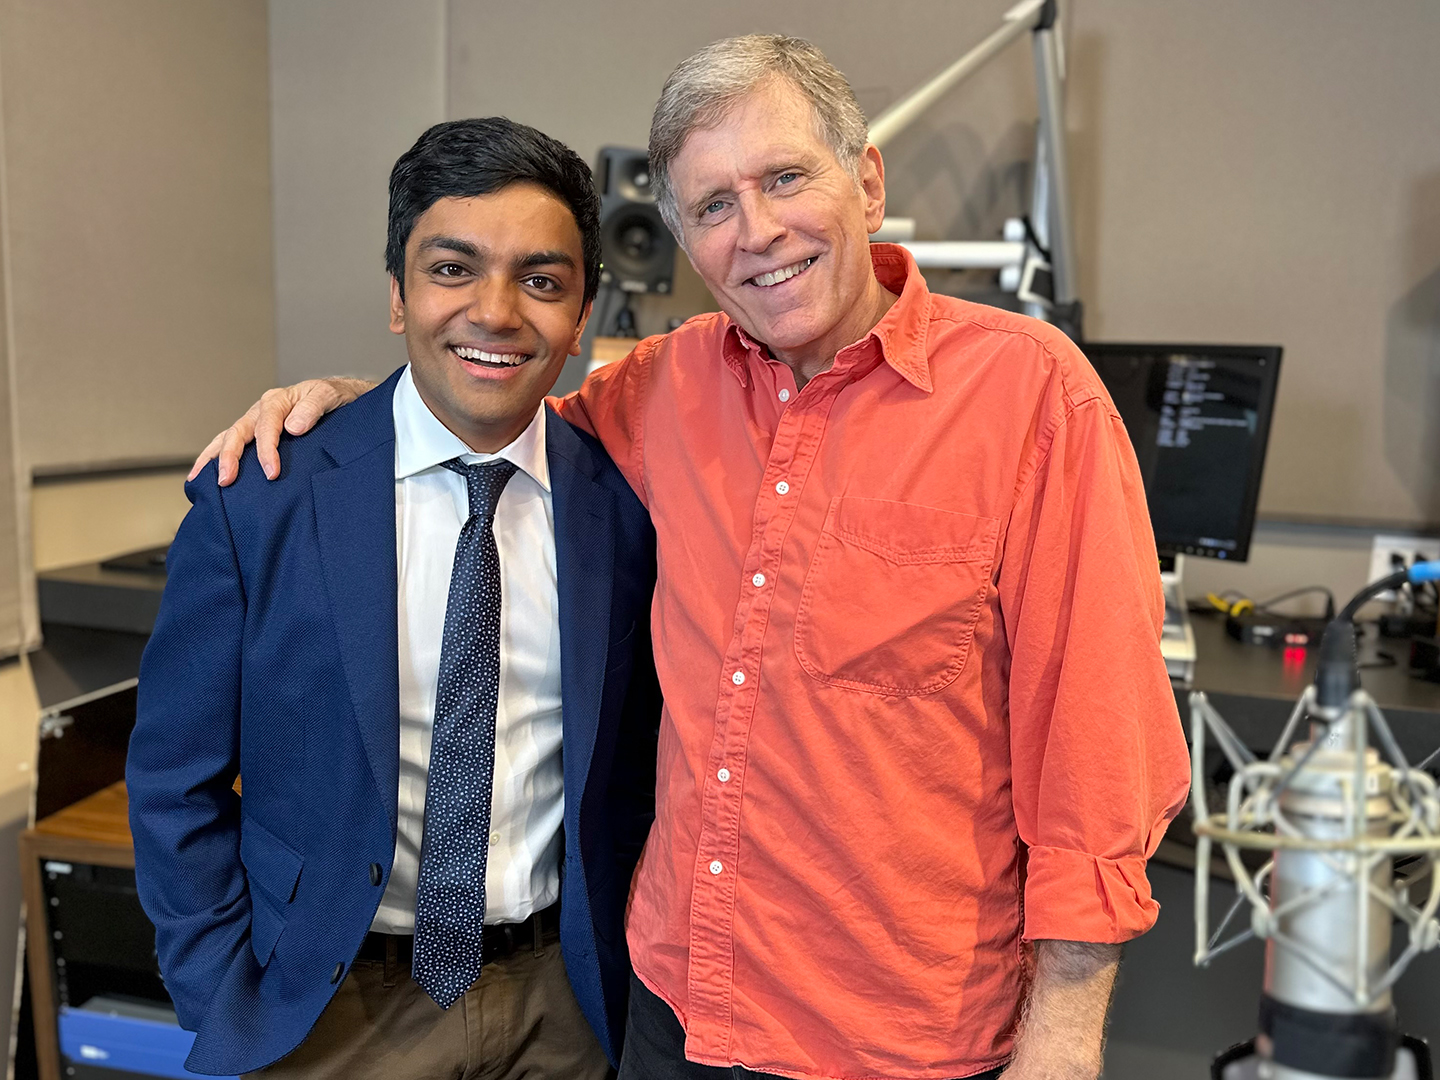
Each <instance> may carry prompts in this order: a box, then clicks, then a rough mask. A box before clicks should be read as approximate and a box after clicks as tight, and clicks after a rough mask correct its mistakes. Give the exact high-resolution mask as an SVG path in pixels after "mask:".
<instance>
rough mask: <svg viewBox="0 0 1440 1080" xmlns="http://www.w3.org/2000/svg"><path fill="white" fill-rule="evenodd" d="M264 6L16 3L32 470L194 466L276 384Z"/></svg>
mask: <svg viewBox="0 0 1440 1080" xmlns="http://www.w3.org/2000/svg"><path fill="white" fill-rule="evenodd" d="M266 53H267V45H266V10H265V4H264V2H263V0H185V2H178V0H0V80H3V102H4V103H3V124H4V138H5V182H6V197H7V202H8V217H7V222H6V225H7V232H8V237H7V242H8V249H9V270H10V318H11V326H10V332H11V343H12V356H11V361H12V363H13V364H14V365H15V370H16V384H17V389H18V393H19V411H20V435H21V448H22V452H23V455H24V461H25V464H26V466H27V467H40V468H54V467H71V466H81V467H83V466H87V465H92V464H95V463H102V462H109V461H115V460H124V459H153V458H173V457H183V456H188V455H191V454H193V453H194V452H195V451H196V450H198V449H199V448H200V447H201V446H203V445H204V444H205V442H206V441H208V439H209V437H210V436H211V435H212V434H214V432H215V431H216V430H217V429H218V428H219V427H220V426H222V425H223V424H224V423H228V421H229V420H230V419H232V418H233V417H234V415H235V414H236V412H237V410H238V409H241V408H243V407H244V406H245V405H246V404H248V403H249V402H250V401H253V400H254V398H255V396H256V395H257V393H258V392H259V391H260V390H262V389H263V388H264V387H265V386H267V385H269V384H270V383H272V382H273V381H274V378H275V337H274V315H273V312H274V273H273V266H272V252H271V244H270V236H271V233H270V160H269V159H270V140H269V80H268V65H267V59H266Z"/></svg>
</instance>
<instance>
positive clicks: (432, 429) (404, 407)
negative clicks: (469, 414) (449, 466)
mask: <svg viewBox="0 0 1440 1080" xmlns="http://www.w3.org/2000/svg"><path fill="white" fill-rule="evenodd" d="M452 458H460V459H461V460H462V461H464V462H465V463H466V464H467V465H473V464H476V463H480V462H485V461H496V460H499V459H502V458H503V459H504V460H505V461H508V462H510V463H511V464H513V465H514V466H515V467H516V468H518V469H519V470H520V471H521V472H524V473H526V474H527V475H529V476H530V478H531V479H533V480H534V481H535V482H536V483H537V484H539V485H540V486H541V487H542V488H544V489H545V490H546V491H549V490H550V464H549V461H548V460H547V459H546V456H545V405H544V403H543V402H542V403H541V405H540V407H539V408H538V409H537V410H536V412H535V418H534V419H533V420H531V421H530V423H529V424H528V425H527V426H526V428H525V430H524V431H522V432H521V433H520V434H519V436H518V437H516V439H515V441H514V442H512V443H511V444H510V445H509V446H507V447H505V448H504V449H502V450H500V451H499V452H498V453H494V454H477V453H475V452H474V451H472V450H471V449H470V448H469V447H468V446H466V445H465V443H464V442H463V441H462V440H461V439H460V437H459V436H458V435H456V434H455V433H454V432H453V431H451V430H450V429H449V428H447V427H446V426H445V425H444V424H442V423H441V422H440V420H439V418H438V417H437V416H436V415H435V414H434V413H433V412H431V411H430V407H429V406H428V405H426V404H425V401H424V399H423V398H421V396H420V391H419V390H417V389H416V388H415V380H414V378H413V377H412V376H411V373H410V368H409V366H408V365H407V366H406V368H405V373H404V374H403V375H401V376H400V381H399V382H398V383H396V384H395V479H396V480H403V479H405V478H406V477H407V476H414V475H415V474H416V473H421V472H424V471H425V470H426V469H433V468H436V467H438V466H439V465H440V464H441V463H442V462H446V461H449V460H451V459H452Z"/></svg>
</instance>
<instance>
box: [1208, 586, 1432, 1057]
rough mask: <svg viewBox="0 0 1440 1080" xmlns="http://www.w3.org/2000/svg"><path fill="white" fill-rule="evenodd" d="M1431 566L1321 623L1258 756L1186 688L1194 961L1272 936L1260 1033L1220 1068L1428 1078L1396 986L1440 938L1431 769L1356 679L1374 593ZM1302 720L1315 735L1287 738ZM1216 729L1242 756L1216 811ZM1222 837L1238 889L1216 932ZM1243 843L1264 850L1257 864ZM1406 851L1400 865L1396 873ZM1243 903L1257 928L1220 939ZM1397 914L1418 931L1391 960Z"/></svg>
mask: <svg viewBox="0 0 1440 1080" xmlns="http://www.w3.org/2000/svg"><path fill="white" fill-rule="evenodd" d="M1437 579H1440V563H1417V564H1416V565H1415V566H1413V567H1411V568H1410V569H1409V570H1405V571H1401V572H1399V573H1396V574H1392V575H1390V576H1389V577H1386V578H1383V579H1382V580H1380V581H1377V582H1374V583H1373V584H1371V585H1368V586H1366V588H1364V589H1362V590H1361V591H1360V592H1359V593H1357V594H1356V595H1355V597H1354V598H1353V599H1351V601H1350V602H1349V603H1348V604H1346V605H1345V607H1344V609H1343V610H1342V611H1341V612H1340V613H1339V614H1338V615H1337V616H1336V617H1335V619H1334V620H1333V621H1332V622H1331V623H1330V625H1329V626H1328V627H1327V628H1326V631H1325V635H1324V637H1323V639H1322V641H1321V645H1320V656H1319V668H1318V671H1317V672H1316V676H1315V682H1314V684H1313V685H1312V686H1310V687H1307V688H1306V690H1305V692H1304V693H1303V694H1302V695H1301V697H1300V700H1299V701H1298V702H1297V703H1296V705H1295V708H1294V710H1293V711H1292V712H1291V714H1290V718H1289V721H1288V722H1287V723H1286V725H1285V728H1284V730H1283V731H1282V733H1281V735H1280V738H1279V739H1278V740H1277V741H1276V743H1275V746H1274V749H1273V750H1272V751H1271V753H1270V755H1269V756H1268V757H1267V758H1265V759H1264V760H1261V759H1259V758H1257V757H1256V756H1255V755H1254V754H1253V753H1252V752H1251V751H1250V750H1249V748H1248V747H1246V746H1245V744H1244V743H1243V742H1242V741H1241V740H1240V739H1239V738H1238V737H1237V736H1236V735H1235V733H1234V731H1233V730H1232V729H1231V728H1230V726H1229V725H1228V724H1227V723H1226V722H1225V720H1224V719H1223V718H1222V717H1221V716H1220V714H1219V713H1217V712H1216V711H1215V709H1214V707H1213V706H1211V705H1210V703H1209V701H1208V700H1207V699H1206V697H1205V695H1204V694H1203V693H1198V692H1197V693H1194V694H1191V695H1190V714H1191V716H1190V724H1191V737H1192V740H1193V749H1192V755H1191V766H1192V770H1193V773H1192V789H1191V798H1192V800H1193V805H1194V811H1195V825H1194V829H1195V834H1196V837H1197V843H1196V873H1195V963H1196V964H1197V965H1200V966H1208V965H1209V964H1210V962H1211V961H1212V960H1214V959H1215V958H1216V957H1218V956H1220V955H1221V954H1222V953H1224V952H1226V951H1228V950H1229V949H1232V948H1234V947H1235V946H1237V945H1239V944H1241V943H1242V942H1244V941H1248V940H1249V939H1251V938H1262V939H1264V940H1265V942H1266V954H1265V961H1266V962H1265V985H1264V990H1263V993H1262V995H1261V999H1260V1023H1259V1029H1260V1033H1259V1035H1258V1036H1257V1037H1256V1038H1255V1039H1254V1040H1252V1041H1250V1042H1247V1043H1242V1044H1240V1045H1239V1046H1236V1047H1231V1048H1230V1049H1229V1050H1227V1051H1225V1052H1224V1053H1222V1054H1221V1055H1220V1056H1219V1057H1217V1058H1216V1059H1215V1062H1214V1063H1213V1065H1212V1068H1211V1073H1212V1076H1213V1078H1214V1080H1252V1078H1254V1080H1331V1078H1335V1077H1353V1078H1366V1080H1431V1063H1430V1055H1429V1051H1428V1048H1427V1047H1426V1046H1425V1044H1424V1043H1423V1042H1422V1041H1420V1040H1418V1039H1415V1038H1412V1037H1409V1036H1404V1035H1402V1034H1401V1032H1400V1029H1399V1024H1398V1021H1397V1018H1396V1015H1395V1010H1394V1006H1393V1004H1392V1001H1391V993H1390V991H1391V987H1393V986H1394V984H1395V982H1396V980H1397V979H1399V977H1400V975H1401V974H1402V973H1403V972H1404V971H1405V969H1406V967H1408V966H1409V964H1410V962H1411V961H1412V960H1414V959H1415V957H1416V956H1418V955H1419V954H1420V953H1422V952H1425V951H1428V950H1430V949H1433V948H1435V947H1436V945H1437V944H1440V922H1437V920H1436V917H1435V916H1436V911H1437V909H1440V874H1437V873H1436V872H1435V863H1436V860H1437V857H1440V795H1437V789H1436V782H1435V780H1434V778H1433V777H1431V776H1430V775H1429V774H1428V773H1426V772H1423V771H1421V770H1419V769H1414V768H1411V767H1410V765H1409V763H1408V762H1407V761H1406V759H1405V755H1404V754H1403V753H1402V752H1401V750H1400V747H1399V745H1398V744H1397V743H1396V741H1395V738H1394V735H1393V734H1392V733H1391V731H1390V726H1389V724H1388V723H1386V721H1385V717H1384V715H1383V714H1382V713H1381V712H1380V709H1379V708H1378V707H1377V706H1376V704H1375V702H1374V701H1373V700H1372V699H1371V698H1370V696H1369V695H1368V694H1366V693H1365V691H1364V690H1363V689H1361V687H1360V679H1359V671H1358V668H1357V664H1356V647H1355V627H1354V617H1355V614H1356V612H1358V611H1359V609H1360V608H1361V606H1362V605H1364V604H1365V603H1366V602H1367V601H1369V600H1370V599H1372V598H1373V597H1374V596H1376V595H1377V594H1378V593H1380V592H1383V591H1385V590H1387V589H1391V588H1395V587H1396V586H1398V585H1401V584H1404V583H1406V582H1410V583H1412V584H1413V583H1418V582H1422V581H1434V580H1437ZM1302 721H1308V737H1307V738H1305V739H1303V740H1302V741H1299V742H1294V743H1293V745H1292V740H1293V739H1294V737H1295V735H1296V733H1297V732H1298V731H1299V730H1300V725H1301V722H1302ZM1207 734H1208V735H1209V736H1211V737H1213V738H1214V739H1215V740H1216V742H1217V743H1218V744H1219V746H1220V749H1221V750H1222V751H1223V752H1224V754H1225V756H1226V758H1227V759H1228V760H1229V762H1230V764H1231V766H1232V768H1233V769H1234V775H1233V776H1232V778H1231V780H1230V785H1229V790H1228V792H1227V800H1226V807H1225V810H1224V812H1219V813H1213V814H1212V813H1211V811H1210V808H1209V806H1208V800H1207V795H1206V790H1205V748H1206V739H1207ZM1372 736H1373V737H1374V739H1375V741H1376V742H1377V743H1378V746H1372V745H1371V738H1372ZM1215 844H1219V845H1220V847H1221V850H1222V851H1223V853H1224V855H1225V860H1226V863H1227V864H1228V866H1229V868H1230V871H1231V873H1232V875H1233V876H1234V879H1235V885H1236V889H1237V892H1238V895H1237V897H1236V900H1235V903H1234V905H1232V907H1231V908H1230V911H1229V913H1228V914H1227V915H1226V916H1225V918H1224V919H1223V920H1222V922H1221V924H1220V926H1219V927H1218V928H1217V929H1216V930H1215V932H1214V933H1213V934H1212V933H1211V932H1210V928H1209V888H1210V868H1211V853H1212V849H1213V845H1215ZM1243 851H1254V852H1264V853H1267V854H1268V855H1269V859H1268V861H1266V862H1265V863H1264V865H1263V866H1261V867H1260V868H1259V869H1258V870H1256V871H1254V872H1253V873H1252V872H1251V870H1250V868H1249V867H1247V866H1246V864H1245V862H1244V861H1243V859H1242V856H1241V853H1242V852H1243ZM1402 860H1403V861H1404V864H1405V872H1404V873H1403V874H1401V875H1400V876H1399V877H1397V875H1396V872H1395V867H1396V864H1397V862H1398V861H1402ZM1427 875H1428V876H1429V878H1430V884H1429V890H1428V895H1427V896H1426V897H1425V898H1424V900H1423V902H1422V903H1421V904H1419V905H1418V906H1417V905H1415V904H1413V903H1412V902H1411V895H1410V894H1411V887H1412V886H1413V885H1416V884H1417V883H1419V882H1421V881H1422V880H1423V879H1424V878H1425V877H1426V876H1427ZM1247 904H1248V906H1249V908H1250V920H1249V921H1250V926H1249V928H1248V929H1246V930H1243V931H1241V932H1238V933H1236V934H1234V935H1233V936H1231V937H1230V938H1229V939H1227V940H1224V941H1222V940H1221V937H1222V935H1223V934H1224V933H1225V930H1226V929H1227V927H1228V926H1229V924H1230V922H1231V921H1232V919H1233V918H1234V916H1235V915H1236V914H1237V913H1238V912H1239V911H1240V909H1241V908H1243V907H1245V906H1246V905H1247ZM1397 921H1398V922H1399V923H1403V924H1404V925H1405V927H1406V928H1407V931H1408V940H1407V941H1406V944H1405V947H1404V949H1403V950H1401V952H1400V954H1399V955H1398V956H1396V957H1395V959H1394V960H1393V961H1392V959H1391V956H1392V948H1391V937H1392V931H1393V929H1394V927H1395V925H1396V923H1397Z"/></svg>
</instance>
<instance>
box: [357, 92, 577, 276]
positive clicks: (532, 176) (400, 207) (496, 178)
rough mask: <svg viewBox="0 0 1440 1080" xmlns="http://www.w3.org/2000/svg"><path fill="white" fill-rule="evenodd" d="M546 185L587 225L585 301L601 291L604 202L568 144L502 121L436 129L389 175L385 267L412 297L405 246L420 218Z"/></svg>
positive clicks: (454, 124)
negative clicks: (517, 188)
mask: <svg viewBox="0 0 1440 1080" xmlns="http://www.w3.org/2000/svg"><path fill="white" fill-rule="evenodd" d="M527 182H528V183H532V184H539V185H540V186H541V187H543V188H545V189H547V190H548V191H550V192H552V193H553V194H554V195H555V196H556V198H558V199H560V200H561V201H562V202H563V203H565V205H566V206H568V207H569V208H570V212H571V213H572V214H574V215H575V224H576V225H577V226H579V228H580V242H581V251H582V254H583V256H584V260H585V267H584V270H585V296H584V300H583V301H582V303H589V302H590V301H591V300H593V299H594V298H595V292H596V290H597V289H599V287H600V197H599V196H598V195H597V194H596V193H595V179H594V177H593V176H591V174H590V167H589V166H588V165H586V164H585V162H584V161H582V160H581V159H580V156H579V155H578V154H576V153H575V151H573V150H571V149H570V148H569V147H568V146H566V145H565V144H564V143H562V142H558V141H557V140H555V139H552V138H551V137H550V136H549V135H546V134H545V133H544V132H542V131H536V130H535V129H534V128H532V127H528V126H527V125H525V124H517V123H516V122H515V121H514V120H507V119H506V118H505V117H503V116H487V117H484V118H483V119H478V120H447V121H446V122H444V123H443V124H436V125H435V126H434V127H432V128H430V129H429V130H428V131H426V132H425V134H423V135H421V136H420V138H419V139H417V140H416V142H415V145H414V146H412V147H411V148H410V149H409V150H406V151H405V153H403V154H401V155H400V159H399V160H398V161H396V162H395V167H394V168H393V169H391V170H390V222H389V228H388V233H387V237H386V241H385V269H386V270H388V271H390V273H391V275H392V276H393V277H394V278H395V280H396V281H397V282H399V284H400V295H401V297H404V295H405V245H406V243H408V242H409V240H410V232H411V230H412V229H414V228H415V222H416V221H417V220H418V219H419V218H420V215H421V214H423V213H425V211H426V210H429V209H430V207H432V206H434V205H435V203H436V202H438V201H439V200H441V199H444V198H460V199H467V198H472V197H474V196H476V195H489V194H491V193H492V192H496V191H499V190H500V189H501V188H503V187H507V186H509V185H510V184H516V183H527Z"/></svg>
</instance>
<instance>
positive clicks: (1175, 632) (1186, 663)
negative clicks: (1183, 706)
mask: <svg viewBox="0 0 1440 1080" xmlns="http://www.w3.org/2000/svg"><path fill="white" fill-rule="evenodd" d="M1168 562H1169V560H1166V559H1162V560H1161V563H1160V583H1161V585H1162V586H1163V587H1164V589H1165V628H1164V630H1163V631H1162V632H1161V634H1160V655H1161V656H1163V657H1165V670H1166V671H1168V672H1169V673H1170V678H1171V680H1172V681H1174V682H1179V683H1183V684H1184V685H1186V686H1189V685H1190V683H1191V682H1192V681H1193V680H1194V678H1195V631H1194V630H1193V629H1191V627H1190V609H1189V608H1188V607H1187V606H1186V604H1185V591H1184V590H1183V589H1182V588H1181V584H1180V579H1181V576H1182V574H1183V572H1184V569H1185V556H1184V555H1176V556H1174V563H1173V566H1172V567H1169V568H1167V566H1166V564H1167V563H1168Z"/></svg>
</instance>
